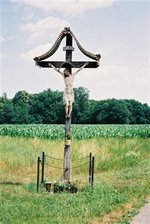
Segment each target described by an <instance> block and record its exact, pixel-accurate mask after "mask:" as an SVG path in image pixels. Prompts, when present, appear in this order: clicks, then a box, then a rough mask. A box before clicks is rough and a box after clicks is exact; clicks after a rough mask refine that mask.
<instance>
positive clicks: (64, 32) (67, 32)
mask: <svg viewBox="0 0 150 224" xmlns="http://www.w3.org/2000/svg"><path fill="white" fill-rule="evenodd" d="M66 36H70V37H71V38H73V39H74V41H75V42H76V44H77V46H78V48H79V50H80V51H81V52H82V53H83V54H84V55H86V56H87V57H89V58H91V59H93V60H95V61H96V62H97V63H96V64H97V66H96V64H94V63H92V62H90V65H89V66H87V68H90V67H92V68H94V67H98V66H99V60H100V58H101V55H100V54H93V53H90V52H89V51H87V50H85V49H84V48H83V47H82V46H81V44H80V43H79V41H78V40H77V38H76V37H75V35H74V34H73V33H72V31H71V30H70V28H69V27H67V28H64V30H62V31H61V33H60V34H59V36H58V38H57V40H56V41H55V43H54V45H53V46H52V47H51V49H50V50H49V51H47V52H46V53H45V54H42V55H40V56H37V57H35V58H34V61H35V62H36V65H39V66H41V67H49V65H48V62H47V63H46V61H43V60H45V59H47V58H49V57H51V56H52V55H53V54H54V53H55V52H56V51H57V49H58V48H59V46H60V44H61V41H62V40H63V39H64V37H66ZM63 50H64V51H73V50H74V48H73V47H72V46H65V47H64V48H63ZM42 61H43V62H42ZM75 63H76V65H75ZM66 64H68V65H69V66H71V67H80V65H81V62H80V63H78V62H72V63H71V61H68V60H66V61H65V62H58V63H57V62H56V63H55V66H56V67H59V68H62V67H66ZM79 64H80V65H79Z"/></svg>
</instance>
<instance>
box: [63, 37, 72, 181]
mask: <svg viewBox="0 0 150 224" xmlns="http://www.w3.org/2000/svg"><path fill="white" fill-rule="evenodd" d="M66 46H71V47H72V36H70V35H67V36H66ZM66 61H68V62H71V61H72V50H71V49H70V48H68V49H66ZM65 67H66V66H65ZM69 72H70V74H72V67H71V66H70V67H69ZM70 131H71V117H69V118H66V122H65V147H64V179H65V180H67V181H70V163H71V156H70V154H71V152H70V151H71V148H70V143H69V144H68V140H69V142H70V138H71V137H70Z"/></svg>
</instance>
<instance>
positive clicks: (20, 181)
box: [0, 136, 150, 224]
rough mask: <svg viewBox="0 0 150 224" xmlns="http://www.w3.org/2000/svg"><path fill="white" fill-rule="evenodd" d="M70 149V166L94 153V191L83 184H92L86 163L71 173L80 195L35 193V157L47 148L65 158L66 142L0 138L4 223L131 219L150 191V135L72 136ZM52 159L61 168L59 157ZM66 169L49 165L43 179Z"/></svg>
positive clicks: (56, 177) (0, 194) (0, 207)
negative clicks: (93, 137)
mask: <svg viewBox="0 0 150 224" xmlns="http://www.w3.org/2000/svg"><path fill="white" fill-rule="evenodd" d="M71 150H72V152H71V155H72V165H75V164H76V162H75V160H76V159H78V158H82V157H85V156H88V155H89V153H90V152H92V153H93V154H94V155H95V162H96V163H95V184H94V190H93V192H92V191H91V189H90V188H88V187H85V186H86V185H87V184H88V165H85V166H84V167H80V168H78V169H74V170H73V172H72V180H73V181H74V182H75V183H76V184H77V185H78V187H79V190H78V193H77V194H66V193H65V194H53V195H51V194H48V193H46V192H45V190H42V191H40V193H36V162H37V157H38V156H39V155H41V153H42V151H45V153H46V154H48V155H50V156H54V157H56V158H63V153H64V152H63V140H59V141H49V140H46V139H45V140H44V139H37V138H34V139H30V138H28V139H27V138H19V137H15V138H11V137H8V136H5V137H3V136H1V137H0V168H1V169H0V197H1V202H2V203H0V223H1V224H20V223H23V224H29V223H32V224H34V223H36V224H38V223H42V224H49V223H54V224H57V223H59V224H66V223H67V224H72V223H74V224H80V223H82V224H88V223H93V224H97V223H101V224H104V223H117V224H121V223H122V224H123V223H124V224H125V223H129V220H130V219H131V217H132V216H133V215H134V214H135V213H136V212H137V208H138V207H139V206H141V203H143V202H144V201H145V198H146V196H147V195H149V194H150V178H149V177H150V162H149V158H150V139H148V138H118V137H115V138H112V137H111V138H105V137H99V138H96V139H89V140H74V141H72V145H71ZM86 161H88V158H87V160H86ZM49 163H50V164H52V165H55V166H59V167H62V166H63V164H62V163H61V162H59V161H58V162H57V163H55V162H54V161H49ZM62 173H63V170H62V169H54V168H52V167H49V166H47V167H46V175H45V178H46V180H51V179H53V180H59V179H61V178H62ZM83 185H84V186H83ZM116 214H117V215H116ZM118 214H120V215H118ZM124 215H125V216H124ZM106 217H107V218H106ZM108 217H109V219H108ZM112 217H113V218H112ZM108 220H109V222H108Z"/></svg>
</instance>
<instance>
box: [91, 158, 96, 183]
mask: <svg viewBox="0 0 150 224" xmlns="http://www.w3.org/2000/svg"><path fill="white" fill-rule="evenodd" d="M94 160H95V157H94V156H92V177H91V187H93V185H94V163H95V161H94Z"/></svg>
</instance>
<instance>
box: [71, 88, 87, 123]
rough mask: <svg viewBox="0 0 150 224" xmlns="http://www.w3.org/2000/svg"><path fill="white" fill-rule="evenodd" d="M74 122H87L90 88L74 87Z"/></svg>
mask: <svg viewBox="0 0 150 224" xmlns="http://www.w3.org/2000/svg"><path fill="white" fill-rule="evenodd" d="M74 94H75V102H74V106H73V113H72V120H73V123H79V124H81V123H87V120H88V117H89V102H88V98H89V90H88V89H86V88H84V87H79V88H74Z"/></svg>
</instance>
